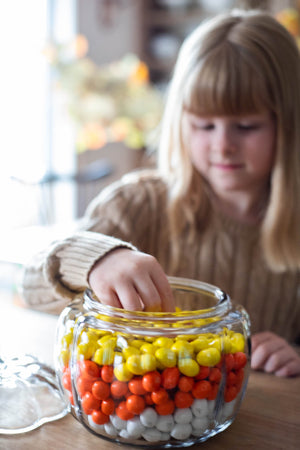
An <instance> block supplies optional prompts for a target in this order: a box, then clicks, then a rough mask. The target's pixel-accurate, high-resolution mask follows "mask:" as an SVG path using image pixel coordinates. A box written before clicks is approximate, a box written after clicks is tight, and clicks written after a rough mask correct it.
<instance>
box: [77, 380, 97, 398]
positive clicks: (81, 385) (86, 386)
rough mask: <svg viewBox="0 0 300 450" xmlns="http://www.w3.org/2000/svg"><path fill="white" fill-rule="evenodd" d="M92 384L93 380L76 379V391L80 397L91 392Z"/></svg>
mask: <svg viewBox="0 0 300 450" xmlns="http://www.w3.org/2000/svg"><path fill="white" fill-rule="evenodd" d="M93 384H94V380H93V379H89V378H83V377H78V380H77V391H78V394H79V395H80V397H83V396H84V394H85V393H86V392H92V387H93Z"/></svg>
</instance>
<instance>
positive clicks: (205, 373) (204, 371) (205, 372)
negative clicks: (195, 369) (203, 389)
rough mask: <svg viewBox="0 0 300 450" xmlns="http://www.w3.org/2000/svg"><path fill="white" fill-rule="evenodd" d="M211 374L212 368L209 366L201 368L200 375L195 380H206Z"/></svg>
mask: <svg viewBox="0 0 300 450" xmlns="http://www.w3.org/2000/svg"><path fill="white" fill-rule="evenodd" d="M209 373H210V367H207V366H200V371H199V373H198V375H196V376H195V377H194V378H195V380H205V378H208V376H209Z"/></svg>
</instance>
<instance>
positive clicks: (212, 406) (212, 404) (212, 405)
mask: <svg viewBox="0 0 300 450" xmlns="http://www.w3.org/2000/svg"><path fill="white" fill-rule="evenodd" d="M215 407H216V400H209V401H208V402H207V409H208V410H207V413H208V416H209V417H213V415H214V411H215Z"/></svg>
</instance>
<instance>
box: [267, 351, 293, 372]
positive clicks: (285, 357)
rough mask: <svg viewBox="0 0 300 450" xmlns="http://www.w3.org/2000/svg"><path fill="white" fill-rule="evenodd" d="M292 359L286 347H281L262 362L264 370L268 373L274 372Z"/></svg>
mask: <svg viewBox="0 0 300 450" xmlns="http://www.w3.org/2000/svg"><path fill="white" fill-rule="evenodd" d="M292 359H293V355H291V352H289V351H288V349H287V348H286V347H282V348H280V349H279V350H277V351H275V352H274V353H272V354H271V355H270V357H269V358H268V359H267V361H266V362H265V364H264V370H265V371H266V372H268V373H272V372H276V371H278V370H280V369H281V368H283V367H284V366H285V365H286V364H288V363H289V362H290V361H291V360H292Z"/></svg>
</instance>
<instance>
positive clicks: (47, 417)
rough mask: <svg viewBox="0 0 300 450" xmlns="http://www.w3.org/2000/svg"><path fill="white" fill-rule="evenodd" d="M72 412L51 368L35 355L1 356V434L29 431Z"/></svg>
mask: <svg viewBox="0 0 300 450" xmlns="http://www.w3.org/2000/svg"><path fill="white" fill-rule="evenodd" d="M68 412H69V404H68V402H66V401H65V399H64V398H63V397H62V395H61V391H60V389H59V387H58V383H57V378H56V374H55V371H54V370H53V369H52V368H51V367H49V366H47V365H45V364H43V363H41V362H39V361H38V360H37V359H36V358H35V357H34V356H31V355H23V356H22V357H16V358H12V359H6V360H2V359H1V358H0V434H19V433H26V432H28V431H32V430H34V429H35V428H37V427H39V426H41V425H42V424H44V423H46V422H51V421H53V420H57V419H60V418H62V417H64V416H65V415H66V414H68Z"/></svg>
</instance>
